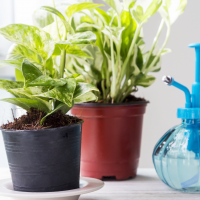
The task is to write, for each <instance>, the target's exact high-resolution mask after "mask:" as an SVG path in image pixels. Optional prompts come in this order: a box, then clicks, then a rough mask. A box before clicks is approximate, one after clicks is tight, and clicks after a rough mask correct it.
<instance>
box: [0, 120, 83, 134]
mask: <svg viewBox="0 0 200 200" xmlns="http://www.w3.org/2000/svg"><path fill="white" fill-rule="evenodd" d="M83 123H84V121H83V120H82V121H81V122H79V123H76V124H71V125H67V126H60V127H56V128H45V129H33V130H15V129H2V128H0V131H4V132H43V131H50V130H51V131H52V130H60V129H65V128H68V127H74V126H77V125H82V124H83Z"/></svg>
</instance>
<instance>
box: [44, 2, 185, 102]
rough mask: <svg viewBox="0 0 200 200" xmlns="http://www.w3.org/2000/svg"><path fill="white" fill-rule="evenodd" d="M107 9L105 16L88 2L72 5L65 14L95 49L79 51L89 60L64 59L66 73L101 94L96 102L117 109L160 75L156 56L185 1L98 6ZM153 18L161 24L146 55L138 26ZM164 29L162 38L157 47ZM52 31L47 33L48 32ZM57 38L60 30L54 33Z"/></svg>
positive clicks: (160, 53) (159, 56)
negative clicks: (80, 77) (76, 75)
mask: <svg viewBox="0 0 200 200" xmlns="http://www.w3.org/2000/svg"><path fill="white" fill-rule="evenodd" d="M103 1H104V2H106V3H107V4H108V5H109V6H110V9H109V10H108V11H107V12H105V11H104V10H102V9H100V8H98V7H100V6H103V5H99V4H94V3H93V2H92V1H91V0H83V1H82V3H78V4H73V5H70V6H68V7H67V8H66V10H65V13H66V16H67V19H68V21H69V23H70V25H71V26H72V27H73V28H74V30H75V31H76V33H79V34H81V33H84V32H85V31H92V32H93V33H95V35H96V37H97V41H96V46H94V45H87V46H85V47H84V49H83V50H84V51H85V52H86V53H87V54H88V55H90V56H91V57H93V58H94V59H90V58H84V59H80V58H75V57H68V58H67V59H68V62H67V66H66V73H67V74H73V73H79V74H82V75H83V76H84V77H85V78H86V80H87V81H88V82H89V83H92V84H94V85H96V87H98V88H99V90H100V92H101V93H100V97H99V100H100V101H102V102H105V103H108V102H112V103H114V102H115V103H122V102H123V101H124V100H125V99H126V98H127V97H128V96H130V94H131V93H132V92H135V91H137V87H138V86H143V87H148V86H150V85H151V84H153V82H154V81H155V77H154V76H153V75H152V74H151V73H152V72H158V71H160V69H161V56H162V55H163V54H165V53H167V52H169V51H170V50H169V49H166V48H165V47H166V44H167V42H168V39H169V35H170V30H171V25H172V24H173V23H174V22H175V20H176V19H177V18H178V16H179V15H180V14H182V13H183V11H184V9H185V7H186V3H187V0H177V1H173V0H137V1H136V0H123V1H122V2H120V1H119V0H103ZM156 12H159V13H160V14H161V22H160V26H159V27H158V31H157V33H156V36H155V38H154V40H153V44H152V46H151V48H150V50H146V49H145V42H144V37H143V25H144V24H145V23H146V22H147V21H148V19H149V18H150V17H152V16H153V15H154V14H155V13H156ZM164 25H166V27H167V33H166V37H165V40H164V43H163V45H162V46H161V47H158V39H159V36H160V34H161V32H162V30H163V27H164ZM53 27H55V25H53V24H51V25H48V26H47V27H46V31H47V32H49V33H50V32H52V30H53V29H54V30H55V28H53ZM58 29H59V33H60V35H63V34H62V31H63V28H62V26H60V27H59V28H58Z"/></svg>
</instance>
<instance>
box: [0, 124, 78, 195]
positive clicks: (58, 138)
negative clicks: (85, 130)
mask: <svg viewBox="0 0 200 200" xmlns="http://www.w3.org/2000/svg"><path fill="white" fill-rule="evenodd" d="M81 129H82V124H75V125H70V126H65V127H60V128H52V129H43V130H28V131H26V130H24V131H14V130H11V131H9V130H2V133H3V139H4V143H5V149H6V153H7V158H8V163H9V167H10V172H11V176H12V181H13V187H14V190H16V191H24V192H54V191H63V190H71V189H76V188H79V176H80V152H81V131H82V130H81Z"/></svg>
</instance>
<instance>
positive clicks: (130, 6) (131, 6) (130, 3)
mask: <svg viewBox="0 0 200 200" xmlns="http://www.w3.org/2000/svg"><path fill="white" fill-rule="evenodd" d="M135 3H136V0H131V2H129V4H128V5H127V6H128V8H129V10H130V9H131V8H133V7H134V5H135Z"/></svg>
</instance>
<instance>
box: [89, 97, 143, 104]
mask: <svg viewBox="0 0 200 200" xmlns="http://www.w3.org/2000/svg"><path fill="white" fill-rule="evenodd" d="M138 101H146V99H144V98H140V97H135V96H133V95H130V96H128V97H127V98H126V99H124V101H123V103H131V102H138ZM89 103H96V102H94V101H92V102H89ZM97 103H105V102H104V101H103V100H99V101H98V102H97ZM106 103H111V100H110V102H106Z"/></svg>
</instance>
